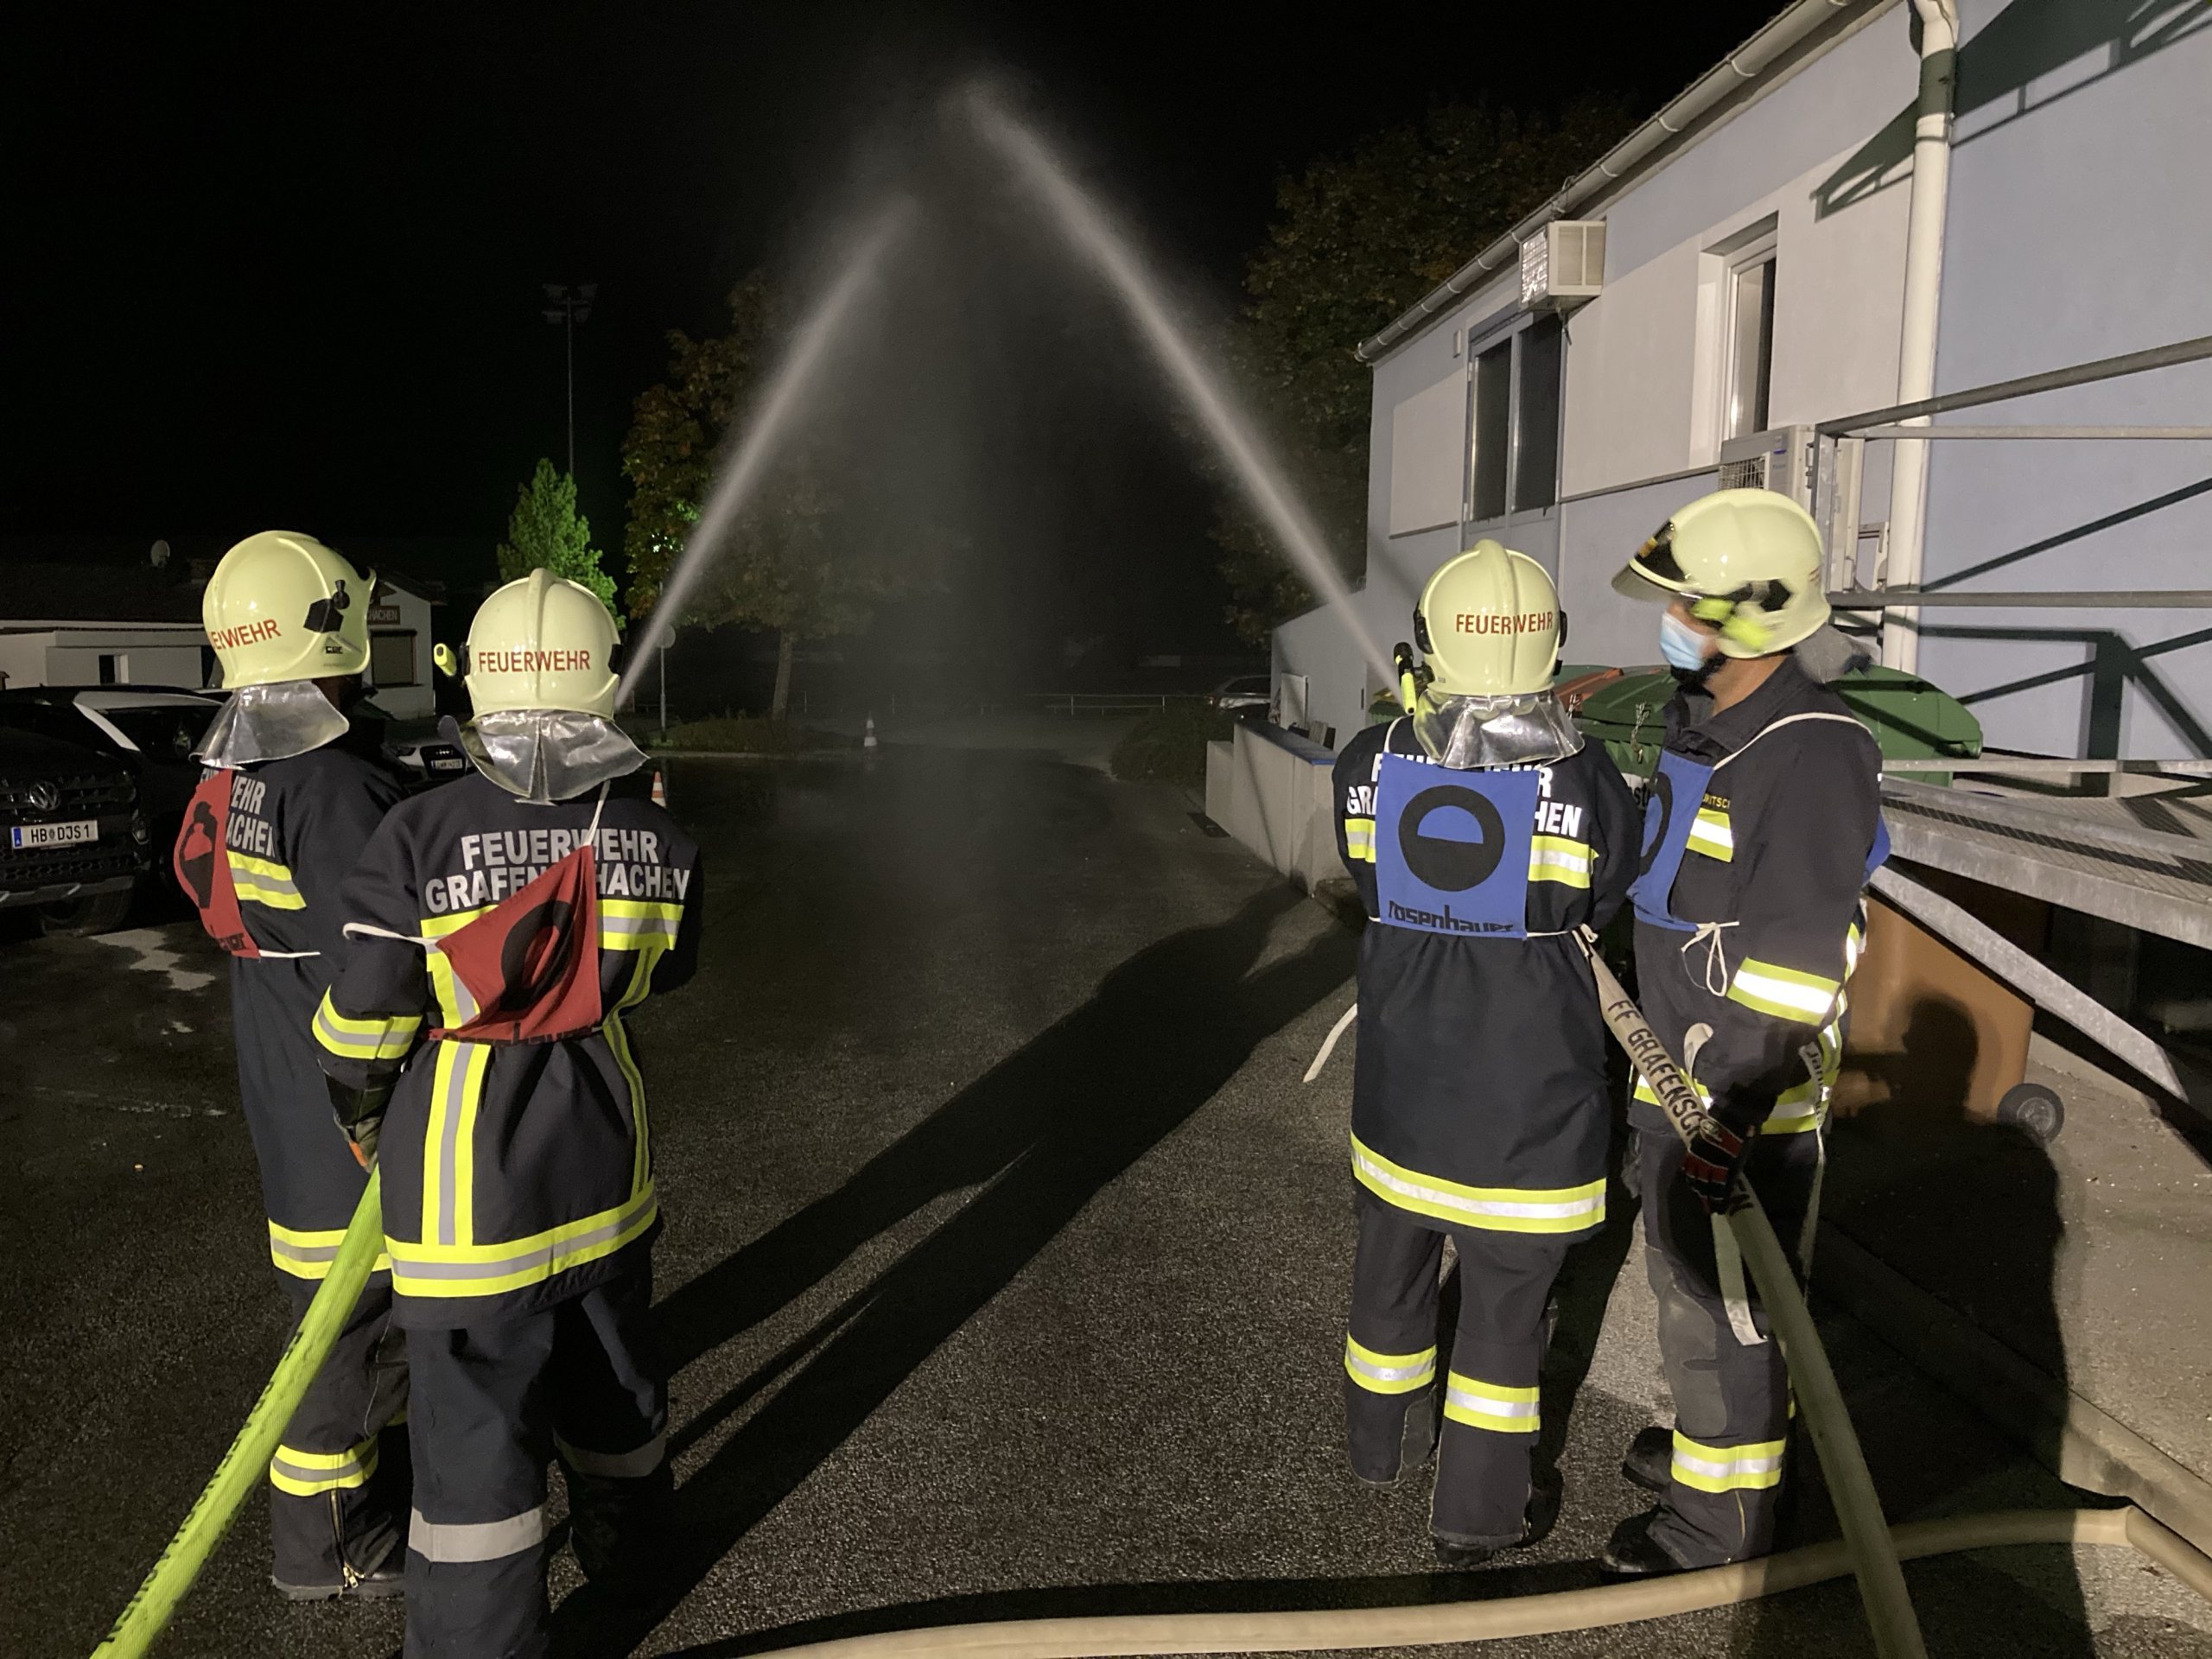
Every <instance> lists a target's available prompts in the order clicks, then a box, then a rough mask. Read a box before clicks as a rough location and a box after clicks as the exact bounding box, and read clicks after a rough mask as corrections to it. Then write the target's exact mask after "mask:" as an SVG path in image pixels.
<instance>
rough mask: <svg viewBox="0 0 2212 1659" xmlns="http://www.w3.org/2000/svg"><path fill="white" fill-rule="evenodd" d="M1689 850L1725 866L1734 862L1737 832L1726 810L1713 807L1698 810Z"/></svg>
mask: <svg viewBox="0 0 2212 1659" xmlns="http://www.w3.org/2000/svg"><path fill="white" fill-rule="evenodd" d="M1689 850H1690V851H1692V852H1694V853H1703V854H1704V855H1706V856H1707V858H1713V859H1718V860H1719V861H1720V862H1722V863H1723V864H1727V863H1732V862H1733V861H1734V860H1735V857H1736V831H1735V829H1734V828H1733V826H1732V825H1731V824H1730V823H1729V822H1728V814H1727V813H1726V811H1725V810H1721V809H1720V808H1718V807H1711V806H1701V807H1700V808H1698V810H1697V817H1695V818H1694V819H1693V820H1692V821H1691V823H1690V838H1689Z"/></svg>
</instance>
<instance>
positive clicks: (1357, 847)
mask: <svg viewBox="0 0 2212 1659" xmlns="http://www.w3.org/2000/svg"><path fill="white" fill-rule="evenodd" d="M1344 855H1345V856H1346V857H1348V858H1351V859H1352V860H1354V861H1357V862H1358V863H1362V864H1372V863H1373V862H1374V861H1375V820H1374V819H1372V818H1346V819H1345V820H1344Z"/></svg>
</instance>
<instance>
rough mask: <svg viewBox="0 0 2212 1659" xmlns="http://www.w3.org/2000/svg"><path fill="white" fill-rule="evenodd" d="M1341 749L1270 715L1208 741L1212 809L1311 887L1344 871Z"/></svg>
mask: <svg viewBox="0 0 2212 1659" xmlns="http://www.w3.org/2000/svg"><path fill="white" fill-rule="evenodd" d="M1336 759H1337V757H1336V756H1335V754H1334V753H1332V752H1331V751H1329V750H1327V749H1325V748H1323V747H1321V746H1320V745H1319V744H1318V743H1313V742H1309V741H1307V740H1306V739H1305V738H1302V737H1295V736H1293V735H1292V734H1290V733H1288V732H1286V731H1284V730H1282V729H1281V728H1279V727H1274V726H1270V725H1268V723H1267V722H1266V721H1256V720H1255V721H1245V722H1243V724H1241V725H1239V726H1238V727H1237V728H1236V735H1235V737H1233V738H1232V739H1231V740H1230V741H1228V742H1226V743H1209V744H1207V745H1206V816H1207V817H1210V818H1211V819H1212V820H1213V821H1214V822H1215V823H1217V824H1219V825H1220V826H1221V827H1222V828H1223V829H1226V830H1228V831H1229V833H1230V835H1232V836H1236V839H1237V840H1239V841H1241V842H1243V843H1244V845H1245V846H1247V847H1249V848H1250V849H1252V850H1253V851H1254V852H1255V853H1256V854H1258V855H1260V856H1261V857H1262V858H1263V859H1265V860H1267V861H1268V863H1269V864H1271V865H1273V866H1274V868H1276V869H1278V870H1280V871H1281V873H1282V874H1285V875H1287V876H1288V877H1289V878H1290V879H1291V880H1294V881H1295V882H1297V883H1298V884H1299V886H1300V887H1304V888H1306V890H1307V891H1308V892H1309V893H1310V892H1311V891H1313V887H1314V885H1315V884H1316V883H1317V882H1319V881H1320V880H1324V879H1325V878H1326V877H1329V876H1332V875H1337V874H1341V873H1342V871H1343V868H1344V867H1343V864H1342V862H1341V861H1339V860H1338V857H1337V836H1336V829H1335V827H1334V825H1333V824H1332V822H1331V820H1330V816H1329V808H1330V788H1329V769H1330V767H1332V766H1334V765H1335V764H1336Z"/></svg>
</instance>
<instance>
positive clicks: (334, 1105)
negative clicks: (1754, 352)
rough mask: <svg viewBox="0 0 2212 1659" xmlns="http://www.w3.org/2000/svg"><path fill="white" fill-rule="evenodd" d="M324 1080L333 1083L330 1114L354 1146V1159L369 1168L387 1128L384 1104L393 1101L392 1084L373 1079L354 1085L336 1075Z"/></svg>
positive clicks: (331, 1084) (374, 1159) (364, 1167)
mask: <svg viewBox="0 0 2212 1659" xmlns="http://www.w3.org/2000/svg"><path fill="white" fill-rule="evenodd" d="M324 1082H326V1083H327V1084H329V1086H330V1110H331V1116H333V1117H334V1118H336V1119H337V1121H338V1127H339V1128H340V1131H341V1132H343V1134H344V1135H345V1136H346V1144H347V1145H349V1146H351V1147H353V1158H354V1160H355V1161H356V1162H357V1163H359V1165H360V1166H361V1167H362V1168H363V1169H366V1168H368V1167H369V1166H371V1165H372V1164H373V1163H374V1162H375V1161H376V1155H377V1135H378V1133H379V1132H380V1131H381V1130H382V1129H383V1128H384V1114H385V1107H386V1106H388V1105H389V1104H390V1103H391V1084H390V1083H372V1084H368V1085H367V1086H366V1087H365V1088H360V1089H355V1088H352V1087H350V1086H349V1085H347V1084H342V1083H340V1082H339V1081H338V1079H337V1078H335V1077H326V1078H325V1079H324Z"/></svg>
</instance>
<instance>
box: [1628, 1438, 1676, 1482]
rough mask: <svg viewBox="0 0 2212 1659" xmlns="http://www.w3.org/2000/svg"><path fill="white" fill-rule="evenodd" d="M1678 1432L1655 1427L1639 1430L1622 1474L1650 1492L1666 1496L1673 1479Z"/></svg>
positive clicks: (1629, 1448)
mask: <svg viewBox="0 0 2212 1659" xmlns="http://www.w3.org/2000/svg"><path fill="white" fill-rule="evenodd" d="M1674 1468H1675V1431H1674V1430H1672V1429H1671V1428H1662V1427H1660V1426H1659V1425H1658V1424H1656V1423H1654V1424H1652V1425H1651V1426H1650V1427H1649V1428H1639V1429H1638V1430H1637V1431H1636V1438H1635V1439H1634V1440H1630V1442H1629V1446H1628V1456H1627V1457H1626V1458H1624V1459H1622V1460H1621V1473H1622V1474H1624V1475H1625V1476H1626V1477H1627V1478H1629V1479H1630V1480H1632V1481H1634V1482H1635V1483H1636V1484H1637V1485H1639V1486H1641V1487H1643V1490H1644V1491H1647V1492H1663V1491H1666V1490H1667V1488H1668V1485H1669V1484H1670V1483H1671V1482H1672V1481H1673V1479H1674V1478H1675V1477H1674Z"/></svg>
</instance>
